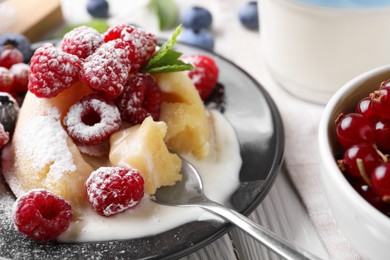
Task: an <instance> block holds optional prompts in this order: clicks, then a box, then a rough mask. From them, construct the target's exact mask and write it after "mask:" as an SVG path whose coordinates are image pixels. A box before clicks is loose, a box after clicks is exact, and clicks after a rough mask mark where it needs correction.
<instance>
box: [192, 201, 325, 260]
mask: <svg viewBox="0 0 390 260" xmlns="http://www.w3.org/2000/svg"><path fill="white" fill-rule="evenodd" d="M199 206H200V207H202V208H204V209H205V210H207V211H210V212H212V213H215V214H217V215H219V216H221V217H222V218H224V219H225V220H227V221H229V222H231V223H232V224H234V225H236V226H237V227H239V228H240V229H242V230H243V231H245V232H246V233H248V234H249V235H250V236H252V237H253V238H254V239H256V240H257V241H259V242H260V243H262V244H263V245H265V246H266V247H268V248H269V249H271V250H273V251H274V252H275V253H277V254H279V255H280V256H282V257H284V258H285V259H291V260H296V259H310V260H312V259H320V258H319V257H318V256H315V255H313V254H311V253H310V252H308V251H305V250H303V249H301V248H298V247H296V246H294V245H292V244H290V243H289V242H288V241H287V240H285V239H283V238H281V237H278V236H277V235H276V234H274V233H272V232H271V231H269V230H267V229H265V228H264V227H262V226H260V225H259V224H257V223H255V222H253V221H252V220H250V219H249V218H247V217H245V216H243V215H241V214H240V213H238V212H236V211H234V210H232V209H229V208H227V207H224V206H222V205H221V204H218V203H216V202H214V201H206V202H203V203H202V204H201V205H199Z"/></svg>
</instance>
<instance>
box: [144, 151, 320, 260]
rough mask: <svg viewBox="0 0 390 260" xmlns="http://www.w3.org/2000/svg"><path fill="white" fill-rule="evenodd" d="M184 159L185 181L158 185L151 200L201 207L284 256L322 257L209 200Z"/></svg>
mask: <svg viewBox="0 0 390 260" xmlns="http://www.w3.org/2000/svg"><path fill="white" fill-rule="evenodd" d="M181 159H182V169H181V174H182V180H181V181H178V182H177V183H176V184H175V185H173V186H164V187H161V188H159V189H158V190H157V191H156V193H155V194H154V196H152V200H153V201H155V202H157V203H159V204H163V205H168V206H180V207H188V206H191V207H201V208H203V209H205V210H207V211H209V212H211V213H213V214H216V215H218V216H220V217H222V218H223V219H225V220H226V221H229V222H230V223H232V224H234V225H236V226H237V227H238V228H240V229H241V230H243V231H245V232H246V233H248V234H249V235H250V236H252V237H253V238H254V239H256V240H257V241H259V242H260V243H262V244H263V245H265V246H266V247H268V248H269V249H271V250H273V251H274V252H275V253H277V254H279V255H280V256H282V257H284V258H285V259H292V260H293V259H319V258H318V257H317V256H315V255H313V254H311V253H310V252H308V251H305V250H303V249H301V248H298V247H296V246H294V245H292V244H290V243H289V242H288V241H287V240H285V239H283V238H281V237H278V236H277V235H276V234H274V233H272V232H271V231H269V230H267V229H265V228H263V227H262V226H260V225H259V224H257V223H255V222H253V221H252V220H250V219H249V218H247V217H245V216H243V215H242V214H240V213H238V212H237V211H234V210H232V209H230V208H227V207H225V206H223V205H221V204H219V203H217V202H215V201H212V200H210V199H208V198H207V197H206V196H205V195H204V192H203V184H202V179H201V177H200V175H199V173H198V172H197V170H196V169H195V167H194V166H193V165H191V164H190V163H189V162H188V161H187V160H185V159H184V158H181Z"/></svg>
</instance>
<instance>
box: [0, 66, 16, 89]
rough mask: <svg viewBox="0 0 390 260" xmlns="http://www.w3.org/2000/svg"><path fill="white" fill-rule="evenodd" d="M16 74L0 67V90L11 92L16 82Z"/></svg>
mask: <svg viewBox="0 0 390 260" xmlns="http://www.w3.org/2000/svg"><path fill="white" fill-rule="evenodd" d="M14 80H15V77H14V75H13V74H12V73H11V72H10V71H9V70H8V69H6V68H4V67H0V91H1V92H9V91H10V90H11V88H12V86H13V84H14Z"/></svg>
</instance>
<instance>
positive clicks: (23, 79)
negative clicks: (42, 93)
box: [9, 63, 30, 92]
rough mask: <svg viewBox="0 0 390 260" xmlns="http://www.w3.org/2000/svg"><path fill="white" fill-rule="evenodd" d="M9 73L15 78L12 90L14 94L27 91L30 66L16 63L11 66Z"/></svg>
mask: <svg viewBox="0 0 390 260" xmlns="http://www.w3.org/2000/svg"><path fill="white" fill-rule="evenodd" d="M9 71H10V72H11V74H12V75H14V78H15V80H14V83H13V86H12V90H15V91H16V92H24V91H27V86H28V77H29V75H30V66H29V65H27V64H26V63H17V64H14V65H12V67H11V68H10V69H9Z"/></svg>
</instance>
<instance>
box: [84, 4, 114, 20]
mask: <svg viewBox="0 0 390 260" xmlns="http://www.w3.org/2000/svg"><path fill="white" fill-rule="evenodd" d="M108 8H109V6H108V2H107V1H106V0H88V2H87V11H88V13H89V14H90V15H92V16H93V17H96V18H107V17H108Z"/></svg>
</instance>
